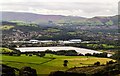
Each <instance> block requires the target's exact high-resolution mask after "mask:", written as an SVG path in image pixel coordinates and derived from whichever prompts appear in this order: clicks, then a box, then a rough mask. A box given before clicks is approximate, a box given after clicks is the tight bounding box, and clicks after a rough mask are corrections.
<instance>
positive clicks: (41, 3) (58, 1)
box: [0, 0, 119, 17]
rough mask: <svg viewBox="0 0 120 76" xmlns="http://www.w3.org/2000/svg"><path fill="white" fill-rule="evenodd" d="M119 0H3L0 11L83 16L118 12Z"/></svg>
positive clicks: (110, 14) (106, 14)
mask: <svg viewBox="0 0 120 76" xmlns="http://www.w3.org/2000/svg"><path fill="white" fill-rule="evenodd" d="M118 1H119V0H2V1H0V3H1V4H0V6H2V8H1V9H0V11H15V12H31V13H38V14H52V15H66V16H68V15H72V16H82V17H94V16H113V15H117V14H118Z"/></svg>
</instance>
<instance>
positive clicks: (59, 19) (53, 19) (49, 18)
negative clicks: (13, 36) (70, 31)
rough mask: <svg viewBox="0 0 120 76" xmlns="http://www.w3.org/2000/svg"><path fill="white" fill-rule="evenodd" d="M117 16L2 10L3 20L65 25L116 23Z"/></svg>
mask: <svg viewBox="0 0 120 76" xmlns="http://www.w3.org/2000/svg"><path fill="white" fill-rule="evenodd" d="M117 17H118V16H117V15H116V16H110V17H93V18H83V17H78V16H62V15H42V14H34V13H24V12H2V20H3V21H24V22H35V23H39V24H45V23H54V24H60V25H61V24H67V25H70V24H71V25H116V24H117V23H118V21H117V20H118V18H117Z"/></svg>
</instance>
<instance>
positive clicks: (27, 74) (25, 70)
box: [19, 66, 37, 76]
mask: <svg viewBox="0 0 120 76" xmlns="http://www.w3.org/2000/svg"><path fill="white" fill-rule="evenodd" d="M19 76H37V73H36V70H35V69H32V68H31V67H27V66H25V67H22V68H21V69H20V72H19Z"/></svg>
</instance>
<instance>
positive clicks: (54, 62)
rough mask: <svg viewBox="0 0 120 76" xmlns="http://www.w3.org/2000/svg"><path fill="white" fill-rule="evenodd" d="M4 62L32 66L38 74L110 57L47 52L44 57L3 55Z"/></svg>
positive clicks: (107, 59) (102, 62) (20, 66)
mask: <svg viewBox="0 0 120 76" xmlns="http://www.w3.org/2000/svg"><path fill="white" fill-rule="evenodd" d="M1 60H2V63H3V64H6V65H8V66H11V67H15V68H18V69H20V68H22V67H23V66H30V67H32V68H34V69H36V71H37V74H44V75H45V74H46V75H47V74H49V73H50V72H52V71H58V70H59V71H65V70H68V69H69V68H72V67H82V66H88V65H93V64H94V63H95V62H97V61H100V63H101V64H105V63H106V61H110V60H111V59H109V58H98V57H92V56H89V57H87V56H62V55H61V56H60V55H53V54H46V55H45V56H44V57H38V56H35V55H32V56H26V55H24V54H22V55H21V56H6V55H2V59H1ZM64 60H68V67H64V66H63V61H64Z"/></svg>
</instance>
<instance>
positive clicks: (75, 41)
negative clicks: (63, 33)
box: [69, 39, 82, 43]
mask: <svg viewBox="0 0 120 76" xmlns="http://www.w3.org/2000/svg"><path fill="white" fill-rule="evenodd" d="M69 41H70V42H73V43H81V41H82V40H81V39H71V40H69Z"/></svg>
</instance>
